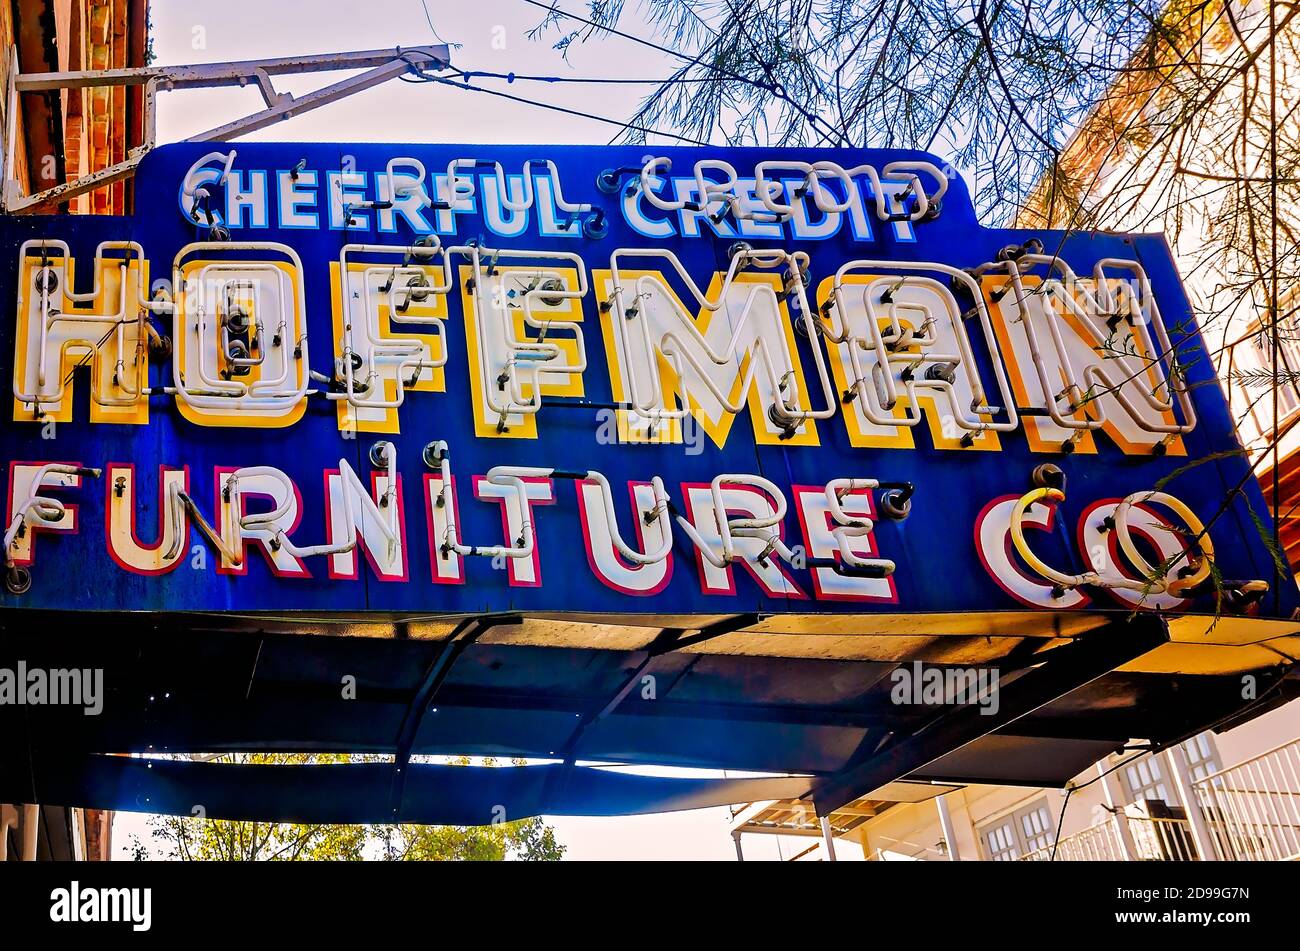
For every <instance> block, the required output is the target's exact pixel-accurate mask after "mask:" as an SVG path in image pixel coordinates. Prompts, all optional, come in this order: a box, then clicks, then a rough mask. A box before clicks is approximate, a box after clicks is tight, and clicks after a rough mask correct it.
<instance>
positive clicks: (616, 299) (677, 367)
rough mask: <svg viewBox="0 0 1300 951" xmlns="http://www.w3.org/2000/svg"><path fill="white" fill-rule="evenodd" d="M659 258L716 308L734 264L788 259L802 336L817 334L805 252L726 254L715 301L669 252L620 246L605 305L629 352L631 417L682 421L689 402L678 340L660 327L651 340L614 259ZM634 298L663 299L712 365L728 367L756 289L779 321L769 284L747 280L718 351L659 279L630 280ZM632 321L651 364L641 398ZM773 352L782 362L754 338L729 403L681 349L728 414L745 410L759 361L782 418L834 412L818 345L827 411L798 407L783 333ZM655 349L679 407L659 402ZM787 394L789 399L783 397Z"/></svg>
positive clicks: (731, 280) (732, 279) (699, 299)
mask: <svg viewBox="0 0 1300 951" xmlns="http://www.w3.org/2000/svg"><path fill="white" fill-rule="evenodd" d="M620 257H623V258H661V259H663V260H666V261H667V262H668V263H669V264H670V265H672V268H673V270H674V271H675V272H676V273H677V276H678V277H679V278H680V279H681V281H682V283H683V284H685V285H686V287H687V288H688V289H689V291H690V293H691V296H692V298H694V300H695V302H696V304H697V305H698V306H699V307H701V308H703V309H704V310H709V311H715V312H716V311H717V310H719V309H720V308H722V307H723V306H724V305H725V304H726V303H727V296H728V292H729V291H730V290H731V287H732V286H733V284H735V283H736V281H737V274H738V272H739V270H740V268H741V267H742V266H743V265H744V264H746V263H748V262H751V261H752V262H754V263H755V264H756V265H757V266H759V267H777V266H780V265H781V264H788V265H789V269H790V274H791V277H792V278H793V290H794V291H795V293H796V294H797V299H798V301H799V309H800V313H799V317H798V318H797V319H799V320H801V321H803V323H804V329H805V331H806V332H807V334H808V339H809V340H815V339H816V333H817V328H816V325H815V323H814V320H813V317H812V312H811V310H810V309H809V306H808V298H807V290H806V284H805V282H804V277H803V271H804V267H805V265H806V262H807V255H805V254H804V253H803V252H796V253H794V254H790V253H788V252H785V251H780V250H762V251H759V250H747V251H742V252H740V253H738V254H735V255H733V256H732V259H731V264H730V265H729V267H728V268H727V273H726V276H725V278H724V279H723V283H722V288H721V289H720V290H719V292H718V297H717V300H714V301H710V300H709V299H708V298H707V297H706V296H705V294H704V292H703V291H702V290H701V289H700V287H699V285H698V284H696V283H695V281H694V280H692V279H691V276H690V274H689V273H687V271H686V268H685V267H684V266H683V265H682V262H681V260H680V259H679V258H678V257H677V255H676V254H674V253H673V252H671V251H666V250H662V249H658V248H619V249H618V250H616V251H615V252H614V253H613V254H612V255H611V256H610V262H609V266H610V279H611V282H612V284H613V294H612V302H611V306H612V308H613V309H614V319H613V320H612V321H611V323H612V324H613V325H614V327H615V328H616V329H617V332H618V334H619V337H620V340H621V342H622V345H623V352H624V354H625V355H626V356H627V373H628V395H629V401H630V402H631V403H632V406H633V408H634V409H635V410H636V413H637V415H639V416H643V417H645V418H647V419H651V420H654V421H659V420H664V419H682V418H684V417H685V416H686V415H687V414H688V413H689V412H690V410H689V406H690V400H689V394H688V391H687V390H688V388H687V383H686V375H685V374H684V373H683V372H682V370H683V367H682V359H683V354H682V353H681V351H680V349H679V348H680V347H681V338H680V337H679V336H678V335H677V333H676V332H675V331H668V332H666V333H665V334H664V335H663V336H662V337H661V338H660V340H659V343H658V344H657V345H656V344H655V343H654V342H653V341H651V339H650V329H649V326H648V324H647V321H646V320H645V319H644V318H643V316H642V314H641V310H642V308H641V305H640V304H638V305H637V307H636V308H635V309H632V310H630V309H629V308H628V305H627V303H626V302H625V299H624V296H623V295H624V289H623V282H622V275H621V272H620V270H619V258H620ZM636 289H637V295H636V299H637V300H638V301H640V300H641V299H643V298H644V297H646V296H647V295H648V294H650V293H651V292H652V291H653V292H657V293H659V294H660V296H662V297H663V298H664V299H665V300H666V301H667V302H668V304H669V305H670V306H671V307H672V310H673V313H674V314H675V315H676V316H677V317H678V319H679V320H680V322H681V326H682V330H683V331H684V332H685V333H686V335H687V336H688V337H690V338H692V339H693V340H694V341H695V344H696V346H697V348H699V349H701V350H703V351H704V353H705V355H706V356H707V357H708V359H709V360H710V362H712V363H713V364H715V365H716V366H726V365H727V364H729V363H731V362H733V361H734V360H735V359H736V356H737V354H738V345H739V341H740V336H741V332H742V331H743V330H744V328H745V326H746V324H747V323H748V321H749V316H750V313H751V312H752V310H753V306H754V301H755V298H757V297H758V296H759V295H760V294H762V295H764V296H767V297H769V298H770V300H771V306H772V309H773V313H774V314H775V315H777V318H778V319H779V315H780V306H779V301H778V300H777V297H776V291H775V290H774V289H773V288H772V286H771V285H770V284H767V283H760V284H753V285H752V287H751V290H750V291H749V294H748V296H747V297H746V299H745V303H744V306H743V307H742V309H741V314H740V317H739V319H738V320H737V321H736V323H735V325H734V329H733V331H732V335H731V339H730V340H729V341H728V343H727V345H726V347H725V348H724V349H723V350H721V351H718V350H715V349H714V348H713V347H712V346H711V345H710V344H709V342H708V338H706V337H705V336H704V335H703V334H702V333H700V330H699V327H697V326H696V323H695V320H694V318H693V317H692V316H691V315H690V314H689V313H687V312H686V311H685V310H684V309H683V308H682V306H681V304H680V303H679V302H678V301H677V299H676V296H675V295H673V294H671V293H664V290H665V289H666V284H665V283H664V282H663V281H661V280H660V279H659V278H657V277H652V276H647V275H642V276H641V277H639V278H638V279H637V283H636ZM633 318H635V322H636V323H637V324H638V326H639V329H640V336H641V341H642V346H643V347H644V352H645V355H646V361H647V364H648V366H649V367H650V376H651V380H650V384H651V385H650V393H651V395H650V396H649V397H648V398H647V399H645V400H643V399H641V397H640V396H639V395H638V390H639V389H640V388H639V387H638V385H637V372H636V360H635V359H634V357H633V354H632V347H631V341H630V340H629V339H628V329H627V327H626V324H627V323H628V322H630V321H631V320H632V319H633ZM777 337H778V341H779V352H780V354H781V356H782V357H783V358H784V361H785V362H784V365H783V366H782V367H781V368H780V370H781V372H778V369H777V367H776V365H775V363H774V361H773V358H772V354H771V353H770V352H769V348H768V343H767V340H766V338H765V337H763V336H761V335H760V336H759V337H758V339H756V340H755V342H754V345H753V355H754V356H755V357H757V358H758V359H751V360H750V361H749V365H748V367H746V369H745V373H744V377H743V379H742V383H741V388H740V393H741V399H740V401H739V402H733V401H731V400H730V399H729V398H728V394H726V393H724V392H722V390H721V389H719V388H718V387H717V386H715V385H714V383H713V381H712V379H711V378H710V376H709V374H708V373H707V372H705V369H704V367H703V365H702V364H701V363H699V362H698V361H697V360H696V359H695V358H694V357H693V355H692V354H691V353H690V351H687V352H686V353H685V354H684V357H685V359H686V360H687V361H688V362H689V363H690V364H691V366H692V367H693V368H694V369H695V371H696V375H697V376H699V377H700V380H701V381H702V382H703V383H704V385H705V387H706V388H707V389H708V390H709V392H710V393H711V394H712V395H713V397H714V398H715V399H717V400H718V402H719V403H721V404H722V406H723V408H724V409H725V410H726V411H727V412H729V413H732V414H736V413H740V412H742V411H743V410H744V407H745V404H746V401H747V399H748V393H749V389H750V384H751V382H752V381H753V379H754V374H755V373H756V372H758V364H759V363H761V364H762V366H763V369H764V370H765V371H766V373H767V377H768V381H769V384H770V385H771V388H772V392H773V394H774V400H775V403H776V405H777V409H778V415H779V416H781V417H783V418H784V419H786V420H791V421H795V422H796V423H798V422H803V421H806V420H809V419H827V418H829V417H830V416H832V415H834V413H835V412H836V400H835V394H834V388H833V387H832V386H831V380H830V374H829V372H828V371H827V368H826V361H825V358H824V356H823V354H822V348H821V347H817V346H813V347H812V348H811V349H812V354H813V362H814V364H815V365H816V367H817V374H818V379H819V381H820V383H821V389H822V398H823V402H824V403H825V408H824V409H820V410H814V409H802V408H800V407H799V406H798V404H797V402H796V401H797V399H798V385H797V383H796V381H795V379H794V376H793V371H794V370H795V362H794V357H793V355H792V354H791V352H790V349H789V343H788V341H787V340H786V339H785V335H784V334H778V335H777ZM656 348H657V349H658V350H659V352H660V353H662V354H663V355H664V357H665V358H666V359H667V360H668V361H669V363H670V364H671V365H672V367H673V370H674V372H675V373H676V375H677V380H678V383H679V384H680V386H681V390H682V398H681V404H682V405H681V408H679V409H676V410H670V409H667V408H666V407H665V406H664V405H663V403H662V398H663V397H662V384H661V381H660V376H659V371H658V367H657V365H656V361H655V350H656ZM787 393H788V394H789V396H788V397H787V396H786V394H787Z"/></svg>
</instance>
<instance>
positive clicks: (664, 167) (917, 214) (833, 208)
mask: <svg viewBox="0 0 1300 951" xmlns="http://www.w3.org/2000/svg"><path fill="white" fill-rule="evenodd" d="M672 167H673V163H672V159H670V158H667V157H657V158H650V159H648V160H647V161H646V163H645V164H644V165H643V166H642V167H641V175H640V178H641V192H642V194H643V195H644V196H645V199H646V201H648V202H649V203H650V204H651V205H652V206H654V207H655V208H658V209H659V210H660V211H681V210H682V209H683V208H686V207H688V206H690V205H692V204H693V205H696V206H698V207H699V209H700V210H701V211H704V212H707V211H708V209H709V207H710V206H711V205H712V204H713V203H714V202H719V201H722V202H725V203H727V205H728V206H730V207H731V209H732V211H733V212H739V213H740V216H741V217H745V218H758V217H760V215H761V213H758V214H756V213H754V212H751V211H740V210H741V209H743V206H744V199H742V198H741V196H739V195H737V194H736V193H735V186H736V184H737V181H738V175H737V172H736V170H735V168H733V167H732V166H731V165H730V164H728V163H726V162H722V161H719V160H716V159H702V160H701V161H699V162H696V163H695V187H696V200H695V201H691V200H687V199H668V198H661V197H660V196H659V195H658V194H656V193H655V191H654V188H653V187H652V185H653V183H652V179H654V178H659V177H660V175H661V173H662V175H664V176H666V175H667V173H668V172H670V171H671V170H672ZM777 168H793V169H795V170H796V171H800V172H803V173H804V176H805V178H804V181H805V186H806V187H808V188H809V189H811V190H812V192H813V195H814V201H815V202H816V204H817V207H818V208H819V209H821V210H822V211H826V212H843V211H847V210H848V209H849V208H850V207H851V206H852V200H853V197H854V195H853V185H852V180H853V179H854V178H856V177H857V176H859V175H864V176H866V178H867V179H868V181H870V183H871V189H872V195H873V197H874V198H875V206H876V217H877V218H879V219H880V220H881V221H900V220H906V221H919V220H921V219H923V218H925V217H926V216H927V215H929V213H930V210H931V208H932V207H933V206H934V205H935V203H937V202H938V201H940V200H941V199H942V198H943V196H944V195H945V194H946V193H947V191H948V176H947V175H945V174H944V172H943V170H942V169H940V168H939V167H938V166H936V165H935V164H934V163H933V162H924V161H902V162H890V163H889V164H888V165H886V166H884V167H883V168H882V169H881V170H880V171H879V172H877V171H876V169H875V167H874V166H872V165H858V166H856V167H854V168H852V169H845V168H843V167H841V166H839V165H837V164H836V163H834V162H830V161H821V162H816V163H814V164H813V165H807V163H802V162H782V161H770V162H761V163H759V165H758V166H757V167H756V169H755V189H754V191H755V195H756V196H757V198H758V200H759V201H760V202H761V203H762V205H763V207H764V208H766V209H767V212H768V213H770V215H771V216H772V218H773V220H776V221H783V220H784V219H785V218H788V217H789V216H790V215H791V214H792V213H793V211H794V208H793V205H790V204H781V203H779V202H777V201H776V198H775V194H776V191H777V189H783V188H784V186H783V185H780V184H779V183H775V182H768V181H767V179H766V174H767V171H769V170H771V169H777ZM707 171H721V172H723V174H725V175H726V176H727V181H726V182H714V181H710V180H709V179H707V178H706V177H705V172H707ZM918 172H924V173H925V174H927V175H929V176H930V177H931V178H933V179H934V181H935V189H934V191H933V192H931V193H927V192H926V190H925V185H924V183H923V182H922V181H921V177H920V175H918V174H917V173H918ZM821 178H837V179H839V180H840V181H841V182H844V183H846V185H847V186H848V189H847V191H846V200H845V201H844V202H835V201H832V200H831V199H830V197H829V196H828V195H827V193H826V191H825V189H823V188H822V187H821V184H820V181H819V179H821ZM899 178H903V179H905V180H906V184H905V186H904V187H905V190H908V191H910V192H912V193H913V194H914V195H915V196H916V207H915V208H914V209H913V210H912V211H910V212H903V211H894V210H893V209H891V208H890V207H889V202H890V200H891V199H893V200H896V196H890V195H887V194H886V192H885V188H884V186H883V184H882V183H883V182H884V181H888V180H889V179H895V180H896V179H899Z"/></svg>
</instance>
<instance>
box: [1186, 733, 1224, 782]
mask: <svg viewBox="0 0 1300 951" xmlns="http://www.w3.org/2000/svg"><path fill="white" fill-rule="evenodd" d="M1183 752H1184V753H1186V754H1187V771H1188V772H1189V773H1191V775H1192V782H1194V783H1195V782H1200V781H1201V780H1202V779H1204V778H1205V777H1206V776H1213V775H1214V774H1215V773H1217V772H1218V771H1219V770H1220V768H1221V767H1220V766H1219V750H1218V749H1217V748H1216V747H1215V745H1214V737H1213V736H1212V735H1211V734H1209V733H1202V734H1201V735H1200V736H1194V737H1192V738H1191V739H1190V740H1188V741H1187V742H1186V743H1184V744H1183Z"/></svg>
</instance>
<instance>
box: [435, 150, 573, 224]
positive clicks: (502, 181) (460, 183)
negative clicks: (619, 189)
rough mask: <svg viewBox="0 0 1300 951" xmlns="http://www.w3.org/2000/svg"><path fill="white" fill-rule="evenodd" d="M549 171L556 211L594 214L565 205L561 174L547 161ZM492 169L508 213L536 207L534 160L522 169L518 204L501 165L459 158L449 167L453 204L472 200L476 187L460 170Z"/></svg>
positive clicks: (503, 205) (545, 161)
mask: <svg viewBox="0 0 1300 951" xmlns="http://www.w3.org/2000/svg"><path fill="white" fill-rule="evenodd" d="M541 164H542V165H544V166H545V167H546V170H547V172H548V173H549V177H550V179H551V182H552V184H553V186H554V191H553V193H552V197H553V198H554V199H555V207H556V208H557V209H558V210H560V211H563V212H566V213H567V214H571V215H572V214H586V213H587V212H589V211H591V205H590V204H580V203H575V202H569V201H565V199H564V192H563V189H562V187H561V185H560V170H559V168H557V167H556V165H555V162H553V161H552V160H550V159H545V160H544V161H543V162H542V163H541ZM489 165H490V166H491V167H492V169H493V174H494V175H495V176H496V181H497V194H498V195H499V196H500V200H501V205H502V207H504V208H506V209H507V210H509V211H514V212H519V211H527V210H528V209H530V208H532V207H533V204H534V202H535V198H536V196H535V194H534V190H533V175H534V174H535V173H534V172H533V160H532V159H529V160H527V161H525V162H524V169H523V195H522V197H521V198H520V199H519V200H518V201H515V200H514V199H513V198H511V197H510V183H509V181H508V180H507V177H506V173H505V169H503V168H502V167H501V163H500V162H483V161H480V160H479V159H472V158H457V159H452V160H451V162H450V163H448V165H447V182H448V187H449V190H450V191H451V197H452V199H453V200H454V201H457V202H459V201H460V200H462V199H469V198H472V197H473V196H474V193H475V184H474V179H473V178H471V177H468V176H461V175H460V174H458V170H459V169H462V168H486V167H488V166H489Z"/></svg>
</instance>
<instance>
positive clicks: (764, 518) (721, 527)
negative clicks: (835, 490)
mask: <svg viewBox="0 0 1300 951" xmlns="http://www.w3.org/2000/svg"><path fill="white" fill-rule="evenodd" d="M728 485H741V486H749V487H750V488H756V489H758V490H760V491H761V492H763V493H764V494H766V495H767V496H769V497H770V501H771V502H772V512H771V513H770V514H768V515H755V516H746V517H743V518H732V517H730V516H729V515H728V511H727V504H726V501H725V500H724V498H723V495H722V490H723V486H728ZM709 493H710V495H711V496H712V501H713V512H714V519H715V521H717V523H718V537H719V540H720V542H721V545H722V552H721V554H718V553H715V552H714V551H713V548H712V546H710V545H709V543H708V542H707V541H706V540H705V539H704V538H703V537H702V536H701V535H700V533H699V532H698V531H696V528H695V526H694V525H692V524H691V522H690V520H689V519H687V518H685V517H684V516H681V515H678V516H677V524H678V525H680V526H681V528H682V531H684V532H685V533H686V535H687V537H688V538H690V540H691V542H692V543H693V544H694V545H695V547H696V548H698V549H699V551H700V553H701V554H702V555H703V556H704V557H705V558H706V559H708V561H709V563H710V564H711V565H713V566H714V567H715V568H725V567H726V566H727V565H729V564H731V563H732V562H733V561H734V560H735V558H736V548H735V542H734V539H736V538H756V539H758V540H759V541H761V542H763V543H764V545H765V546H766V547H765V548H764V550H763V552H762V554H760V555H759V559H760V560H762V559H764V558H766V557H767V556H768V555H769V554H771V553H772V552H776V553H777V554H779V555H780V556H781V557H782V558H784V559H785V560H786V561H793V560H794V552H793V551H791V549H790V548H789V547H787V546H786V545H785V543H784V542H782V540H781V537H780V534H779V528H778V526H779V525H780V524H781V522H782V521H783V520H784V519H785V513H786V504H785V496H784V495H783V494H782V493H781V490H780V489H779V488H777V486H776V484H775V483H774V482H772V481H771V480H769V479H765V478H763V477H762V476H756V475H747V474H742V473H730V472H728V473H722V474H721V475H718V476H715V477H714V479H713V481H712V482H711V483H710V485H709Z"/></svg>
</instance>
